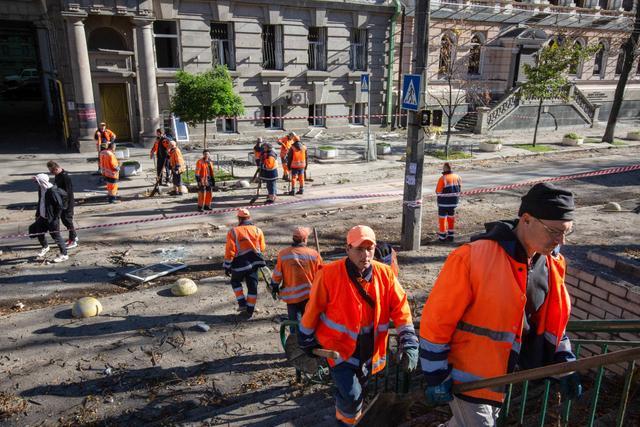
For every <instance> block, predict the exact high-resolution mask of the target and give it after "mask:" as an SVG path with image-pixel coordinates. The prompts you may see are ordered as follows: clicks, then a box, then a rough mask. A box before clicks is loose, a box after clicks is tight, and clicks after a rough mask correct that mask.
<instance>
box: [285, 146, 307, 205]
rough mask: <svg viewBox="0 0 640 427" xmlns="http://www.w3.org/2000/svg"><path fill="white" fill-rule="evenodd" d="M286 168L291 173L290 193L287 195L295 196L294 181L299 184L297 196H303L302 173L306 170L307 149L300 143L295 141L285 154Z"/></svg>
mask: <svg viewBox="0 0 640 427" xmlns="http://www.w3.org/2000/svg"><path fill="white" fill-rule="evenodd" d="M287 166H288V168H289V171H290V172H291V191H289V195H290V196H293V195H294V194H296V181H298V182H299V183H300V184H299V190H298V193H297V194H304V171H305V170H306V169H307V147H305V146H304V144H303V143H302V142H300V141H296V142H294V143H293V145H292V146H291V149H290V150H289V153H288V154H287Z"/></svg>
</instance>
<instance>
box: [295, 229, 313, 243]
mask: <svg viewBox="0 0 640 427" xmlns="http://www.w3.org/2000/svg"><path fill="white" fill-rule="evenodd" d="M310 233H311V230H310V229H309V227H296V228H294V229H293V237H297V238H299V239H301V240H304V239H306V238H307V237H309V234H310Z"/></svg>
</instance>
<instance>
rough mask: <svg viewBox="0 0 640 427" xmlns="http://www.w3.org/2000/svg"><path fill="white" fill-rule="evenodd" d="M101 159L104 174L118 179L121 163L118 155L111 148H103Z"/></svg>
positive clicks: (106, 176) (101, 168)
mask: <svg viewBox="0 0 640 427" xmlns="http://www.w3.org/2000/svg"><path fill="white" fill-rule="evenodd" d="M98 157H99V160H100V170H101V171H102V176H104V177H105V178H110V179H118V178H119V177H120V163H119V162H118V159H116V155H115V154H114V153H113V151H111V150H102V151H101V152H100V155H99V156H98Z"/></svg>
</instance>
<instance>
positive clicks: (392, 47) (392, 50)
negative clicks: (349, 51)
mask: <svg viewBox="0 0 640 427" xmlns="http://www.w3.org/2000/svg"><path fill="white" fill-rule="evenodd" d="M393 3H394V4H395V7H396V10H395V11H394V12H393V15H392V16H391V25H390V28H389V65H388V66H387V99H386V101H387V107H386V110H387V126H391V120H392V116H393V111H391V110H392V108H393V63H394V62H395V55H396V21H397V20H398V15H400V9H401V7H402V5H401V4H400V0H393ZM367 144H369V141H367Z"/></svg>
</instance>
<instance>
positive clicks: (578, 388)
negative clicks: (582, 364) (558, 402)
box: [555, 372, 582, 400]
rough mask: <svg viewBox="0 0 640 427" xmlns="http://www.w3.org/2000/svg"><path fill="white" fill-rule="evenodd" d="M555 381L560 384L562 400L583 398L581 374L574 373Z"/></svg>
mask: <svg viewBox="0 0 640 427" xmlns="http://www.w3.org/2000/svg"><path fill="white" fill-rule="evenodd" d="M555 380H556V381H557V382H558V386H559V388H560V394H561V395H562V400H571V399H579V398H580V396H582V383H581V381H580V374H579V373H577V372H572V373H570V374H569V375H565V376H563V377H560V378H556V379H555Z"/></svg>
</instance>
